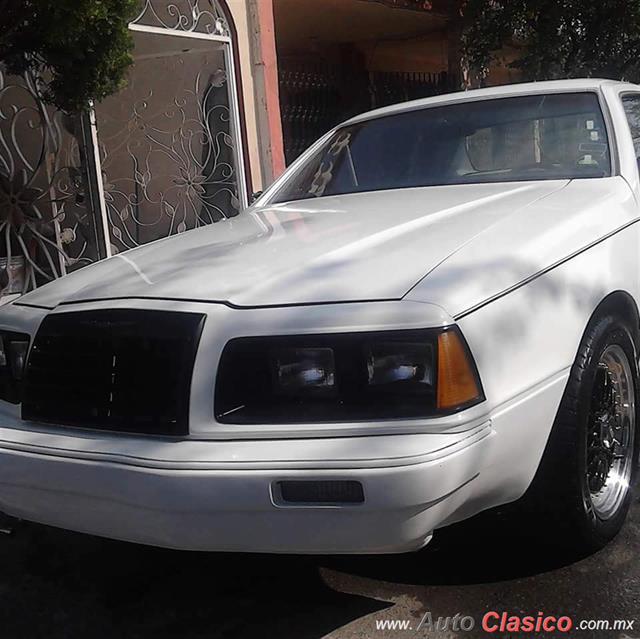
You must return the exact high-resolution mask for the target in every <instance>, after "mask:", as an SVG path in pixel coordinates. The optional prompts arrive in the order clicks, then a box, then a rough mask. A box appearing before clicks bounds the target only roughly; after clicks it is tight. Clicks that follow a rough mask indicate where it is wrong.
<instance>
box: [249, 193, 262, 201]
mask: <svg viewBox="0 0 640 639" xmlns="http://www.w3.org/2000/svg"><path fill="white" fill-rule="evenodd" d="M263 193H264V191H255V192H254V193H252V194H251V202H250V204H253V203H254V202H255V201H256V200H257V199H258V198H259V197H261V196H262V194H263Z"/></svg>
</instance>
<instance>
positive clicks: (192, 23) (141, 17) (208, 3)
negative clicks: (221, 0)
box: [131, 0, 231, 37]
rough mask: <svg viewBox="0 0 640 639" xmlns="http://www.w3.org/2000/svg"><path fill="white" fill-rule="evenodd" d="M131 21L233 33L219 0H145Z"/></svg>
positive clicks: (200, 30)
mask: <svg viewBox="0 0 640 639" xmlns="http://www.w3.org/2000/svg"><path fill="white" fill-rule="evenodd" d="M131 24H141V25H145V26H148V27H159V28H163V29H174V30H177V31H190V32H196V33H208V34H209V35H217V36H224V37H230V35H231V33H230V30H229V24H228V22H227V18H226V17H225V14H224V12H223V10H222V9H221V7H220V5H219V4H218V3H217V2H216V0H175V1H174V2H166V0H164V1H163V0H144V5H143V7H142V10H141V11H140V13H139V14H138V15H137V16H136V17H135V18H134V19H133V20H132V21H131Z"/></svg>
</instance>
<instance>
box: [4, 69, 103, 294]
mask: <svg viewBox="0 0 640 639" xmlns="http://www.w3.org/2000/svg"><path fill="white" fill-rule="evenodd" d="M75 126H76V122H75V119H74V118H71V117H69V116H65V115H64V114H62V113H60V112H59V111H56V110H55V109H53V108H52V107H49V106H47V105H45V104H44V103H43V101H42V100H41V99H40V98H39V92H38V90H37V86H36V82H35V80H34V78H33V77H32V76H30V75H29V74H28V73H27V74H25V75H24V76H21V77H16V76H11V75H8V74H7V73H6V71H5V70H4V68H3V67H2V66H1V65H0V255H1V256H2V257H3V258H4V259H5V260H6V262H3V263H11V262H12V261H13V262H14V261H15V258H16V257H19V258H22V259H23V260H24V263H25V273H24V290H28V289H30V288H33V287H35V286H36V285H37V284H39V283H42V282H44V281H48V280H51V279H54V278H56V277H59V276H60V275H63V274H64V273H65V272H66V271H67V270H72V269H74V268H77V267H79V266H82V265H83V264H87V263H90V262H93V261H95V260H96V259H97V254H98V252H97V246H96V237H95V234H94V225H93V217H92V215H91V213H90V212H89V211H88V210H87V209H86V207H85V192H86V188H87V187H86V178H85V173H84V169H83V168H82V162H81V148H80V145H79V143H78V139H77V138H76V136H75V130H74V129H75Z"/></svg>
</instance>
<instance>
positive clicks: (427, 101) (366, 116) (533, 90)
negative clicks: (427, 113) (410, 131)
mask: <svg viewBox="0 0 640 639" xmlns="http://www.w3.org/2000/svg"><path fill="white" fill-rule="evenodd" d="M604 86H619V87H628V88H629V89H630V90H634V91H640V85H635V84H630V83H628V82H620V81H618V80H606V79H596V78H585V79H574V80H549V81H545V82H522V83H520V84H505V85H500V86H494V87H487V88H484V89H471V90H469V91H458V92H456V93H445V94H443V95H438V96H435V97H431V98H422V99H420V100H411V101H410V102H401V103H400V104H392V105H391V106H387V107H383V108H380V109H375V110H373V111H367V112H366V113H362V114H360V115H357V116H355V117H353V118H351V119H349V120H347V121H346V122H344V124H355V123H357V122H362V121H365V120H370V119H373V118H381V117H384V116H387V115H393V114H396V113H403V112H406V111H415V110H417V109H421V108H424V107H430V106H437V105H439V104H451V103H455V102H472V101H475V100H487V99H490V98H504V97H515V96H519V95H535V94H538V93H563V92H578V91H599V90H600V89H601V88H602V87H604Z"/></svg>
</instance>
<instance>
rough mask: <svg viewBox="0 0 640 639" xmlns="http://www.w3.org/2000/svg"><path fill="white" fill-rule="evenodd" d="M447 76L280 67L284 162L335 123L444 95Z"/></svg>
mask: <svg viewBox="0 0 640 639" xmlns="http://www.w3.org/2000/svg"><path fill="white" fill-rule="evenodd" d="M455 84H456V83H455V81H454V80H452V78H451V76H449V75H448V74H447V73H423V72H420V73H407V72H379V71H373V72H360V73H358V72H353V70H352V69H349V68H346V69H345V68H342V67H339V66H336V65H327V64H316V65H300V64H295V63H287V62H284V63H281V65H280V108H281V113H282V128H283V137H284V151H285V158H286V161H287V164H290V163H291V162H292V161H293V160H295V159H296V158H297V157H298V156H299V155H300V154H301V153H302V152H303V151H304V150H305V149H307V148H308V147H309V146H310V145H311V144H312V143H313V142H314V141H315V140H317V139H318V138H319V137H320V136H321V135H322V134H324V133H325V132H326V131H328V130H329V129H331V128H332V127H333V126H335V125H336V124H339V123H340V122H342V121H343V120H346V119H347V118H350V117H351V116H353V115H356V114H357V113H362V112H363V111H367V110H369V109H375V108H377V107H382V106H387V105H389V104H395V103H397V102H405V101H407V100H415V99H418V98H424V97H429V96H433V95H440V94H442V93H447V92H448V91H451V90H453V89H454V88H455Z"/></svg>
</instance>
